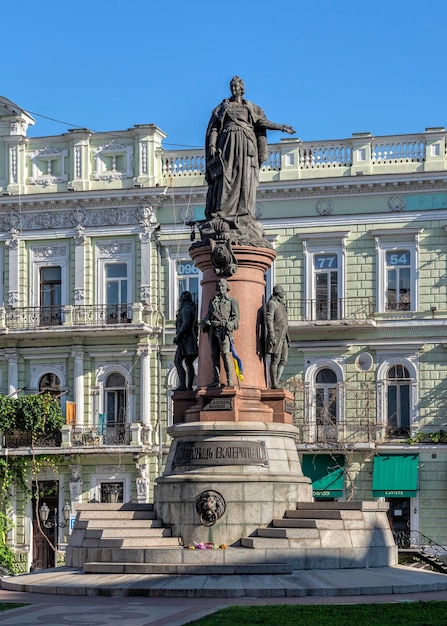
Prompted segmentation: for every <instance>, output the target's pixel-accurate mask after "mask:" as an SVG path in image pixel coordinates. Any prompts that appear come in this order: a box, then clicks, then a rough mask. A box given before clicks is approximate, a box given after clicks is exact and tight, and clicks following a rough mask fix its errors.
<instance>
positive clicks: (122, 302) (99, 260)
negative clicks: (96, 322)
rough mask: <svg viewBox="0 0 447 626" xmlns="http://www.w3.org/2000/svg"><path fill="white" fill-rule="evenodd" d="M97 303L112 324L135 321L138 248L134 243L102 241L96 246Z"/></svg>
mask: <svg viewBox="0 0 447 626" xmlns="http://www.w3.org/2000/svg"><path fill="white" fill-rule="evenodd" d="M96 272H97V285H96V302H97V303H98V305H100V306H99V307H98V308H99V309H100V310H99V313H100V314H101V315H103V316H104V317H105V321H106V322H107V323H108V324H122V323H126V322H130V321H131V319H132V303H133V296H134V279H133V276H134V245H133V242H132V241H126V240H116V241H98V243H97V244H96Z"/></svg>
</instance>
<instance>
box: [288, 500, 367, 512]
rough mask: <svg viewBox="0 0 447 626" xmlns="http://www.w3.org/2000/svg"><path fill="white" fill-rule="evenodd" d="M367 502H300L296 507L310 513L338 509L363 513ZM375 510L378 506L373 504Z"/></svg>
mask: <svg viewBox="0 0 447 626" xmlns="http://www.w3.org/2000/svg"><path fill="white" fill-rule="evenodd" d="M364 504H365V502H362V501H358V502H325V501H324V500H317V501H316V502H298V503H297V505H296V508H297V510H309V511H325V510H330V511H334V510H335V511H336V510H338V509H350V510H357V511H362V510H364V509H363V505H364ZM372 504H373V505H374V508H375V506H376V504H377V503H376V502H373V503H372Z"/></svg>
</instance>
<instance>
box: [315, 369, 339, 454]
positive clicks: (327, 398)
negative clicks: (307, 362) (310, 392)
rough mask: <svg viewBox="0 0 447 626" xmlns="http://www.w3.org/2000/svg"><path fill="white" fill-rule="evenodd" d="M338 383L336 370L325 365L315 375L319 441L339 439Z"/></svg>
mask: <svg viewBox="0 0 447 626" xmlns="http://www.w3.org/2000/svg"><path fill="white" fill-rule="evenodd" d="M337 395H338V384H337V375H336V373H335V372H334V370H332V369H330V368H328V367H324V368H322V369H320V370H319V371H318V372H317V374H316V376H315V412H316V415H315V417H316V424H317V441H320V442H324V441H334V440H335V441H336V440H337V421H338V420H337V417H338V398H337Z"/></svg>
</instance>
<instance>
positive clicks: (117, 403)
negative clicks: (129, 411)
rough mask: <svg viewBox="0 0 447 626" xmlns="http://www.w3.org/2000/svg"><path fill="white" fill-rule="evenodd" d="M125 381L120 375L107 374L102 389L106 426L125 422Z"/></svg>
mask: <svg viewBox="0 0 447 626" xmlns="http://www.w3.org/2000/svg"><path fill="white" fill-rule="evenodd" d="M126 400H127V399H126V381H125V379H124V376H123V375H122V374H118V373H113V374H109V375H108V376H107V378H106V384H105V387H104V407H105V413H106V424H107V426H114V425H116V424H124V423H125V421H126Z"/></svg>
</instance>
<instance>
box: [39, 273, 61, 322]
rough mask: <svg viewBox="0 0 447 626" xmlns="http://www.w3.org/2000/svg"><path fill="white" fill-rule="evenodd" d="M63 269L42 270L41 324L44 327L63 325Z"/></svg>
mask: <svg viewBox="0 0 447 626" xmlns="http://www.w3.org/2000/svg"><path fill="white" fill-rule="evenodd" d="M61 290H62V278H61V268H60V267H59V266H58V265H55V266H53V267H41V268H40V300H39V305H40V324H41V325H42V326H56V325H58V324H61V323H62V315H61Z"/></svg>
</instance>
